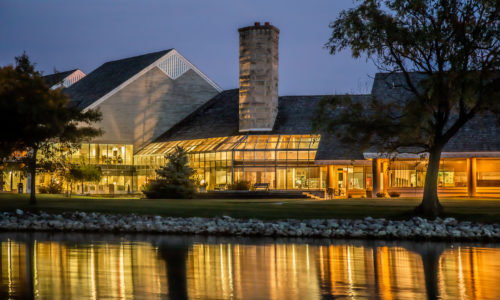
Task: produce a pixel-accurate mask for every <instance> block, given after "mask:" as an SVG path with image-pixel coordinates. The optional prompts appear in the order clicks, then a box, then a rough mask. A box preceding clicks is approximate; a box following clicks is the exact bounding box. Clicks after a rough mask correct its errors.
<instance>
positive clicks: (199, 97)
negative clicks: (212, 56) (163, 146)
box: [92, 65, 219, 152]
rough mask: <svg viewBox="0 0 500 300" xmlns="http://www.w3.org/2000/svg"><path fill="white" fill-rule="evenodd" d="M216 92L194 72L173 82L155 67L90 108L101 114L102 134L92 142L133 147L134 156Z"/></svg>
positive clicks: (189, 70) (210, 84)
mask: <svg viewBox="0 0 500 300" xmlns="http://www.w3.org/2000/svg"><path fill="white" fill-rule="evenodd" d="M218 92H219V90H218V89H216V86H214V84H213V82H211V81H207V79H206V78H204V75H203V74H200V72H199V71H197V70H195V69H192V68H189V69H187V70H183V72H182V74H180V75H179V76H178V77H177V78H176V79H175V80H174V79H172V78H171V77H170V76H168V75H167V73H166V72H165V70H161V69H160V66H157V65H155V66H154V67H152V68H148V70H146V72H144V73H141V74H140V76H139V77H137V78H134V80H132V81H130V82H127V84H126V85H123V86H121V88H120V89H116V90H114V91H113V92H112V93H110V94H111V95H107V96H105V97H103V98H105V99H103V100H102V101H101V100H98V101H97V102H95V103H94V105H92V106H93V107H94V108H98V109H99V110H100V111H101V112H102V115H103V120H102V121H101V122H100V123H99V125H98V126H99V127H101V128H102V129H103V130H104V131H105V133H104V134H103V135H102V136H101V137H99V138H97V139H95V140H94V142H96V143H113V144H115V143H116V144H122V143H123V144H133V145H134V152H136V151H137V150H139V149H140V148H141V147H143V146H145V145H146V144H148V143H150V142H151V141H152V140H154V139H155V138H157V137H158V136H159V135H161V134H162V133H164V132H165V131H167V130H168V129H170V128H171V127H172V126H173V125H175V124H176V123H178V122H179V121H181V120H182V119H184V118H185V117H186V116H188V115H189V114H190V113H192V112H193V111H194V110H196V109H197V108H199V107H200V106H201V105H202V104H204V103H205V102H207V101H208V100H210V99H211V98H212V97H213V96H215V95H216V94H217V93H218ZM96 104H97V105H96ZM207 130H208V129H207Z"/></svg>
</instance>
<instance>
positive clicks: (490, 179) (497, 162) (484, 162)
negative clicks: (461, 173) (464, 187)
mask: <svg viewBox="0 0 500 300" xmlns="http://www.w3.org/2000/svg"><path fill="white" fill-rule="evenodd" d="M476 169H477V186H478V187H500V159H480V158H478V159H477V164H476Z"/></svg>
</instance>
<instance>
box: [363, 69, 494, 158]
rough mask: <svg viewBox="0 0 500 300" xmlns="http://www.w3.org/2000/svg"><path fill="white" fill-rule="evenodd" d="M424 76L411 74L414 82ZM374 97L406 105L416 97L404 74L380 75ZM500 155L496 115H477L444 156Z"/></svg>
mask: <svg viewBox="0 0 500 300" xmlns="http://www.w3.org/2000/svg"><path fill="white" fill-rule="evenodd" d="M425 76H426V75H425V74H422V73H415V72H414V73H410V78H411V80H412V81H413V82H418V81H419V80H422V79H424V78H425ZM372 95H373V96H374V97H376V98H377V99H380V100H386V101H404V100H406V99H409V98H411V97H414V95H413V93H412V92H411V91H410V90H409V89H408V88H407V84H406V80H405V78H404V74H403V73H377V74H376V75H375V79H374V82H373V86H372ZM488 151H500V127H499V126H498V123H497V117H496V116H494V115H492V114H488V113H486V114H480V115H476V116H475V117H474V118H473V119H471V120H469V121H468V122H467V123H466V124H465V125H464V126H463V127H462V128H461V129H460V130H459V131H458V132H457V134H456V135H455V136H454V137H452V138H451V139H450V141H449V142H448V143H447V144H446V146H445V147H444V149H443V152H488Z"/></svg>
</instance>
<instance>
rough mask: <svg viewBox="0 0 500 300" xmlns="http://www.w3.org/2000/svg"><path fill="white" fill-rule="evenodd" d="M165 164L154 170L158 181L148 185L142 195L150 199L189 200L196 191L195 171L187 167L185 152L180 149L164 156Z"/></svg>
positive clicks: (177, 148)
mask: <svg viewBox="0 0 500 300" xmlns="http://www.w3.org/2000/svg"><path fill="white" fill-rule="evenodd" d="M165 159H166V160H167V164H166V165H165V166H164V167H162V168H160V169H158V170H156V174H157V175H158V177H159V179H157V180H153V181H152V182H151V183H149V184H148V185H147V186H146V188H145V190H144V193H145V194H146V196H148V197H151V198H163V197H165V198H191V197H193V194H194V193H195V191H196V179H195V178H194V175H195V174H196V171H195V170H193V169H192V168H191V167H190V166H189V165H188V156H187V152H186V151H185V150H184V149H183V148H182V147H176V148H175V151H174V152H172V153H170V154H168V155H166V156H165Z"/></svg>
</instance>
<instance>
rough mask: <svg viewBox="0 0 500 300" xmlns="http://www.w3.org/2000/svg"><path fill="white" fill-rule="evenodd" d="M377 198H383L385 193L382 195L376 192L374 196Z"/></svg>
mask: <svg viewBox="0 0 500 300" xmlns="http://www.w3.org/2000/svg"><path fill="white" fill-rule="evenodd" d="M375 195H376V196H377V197H378V198H384V197H385V193H382V192H378V193H376V194H375Z"/></svg>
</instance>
